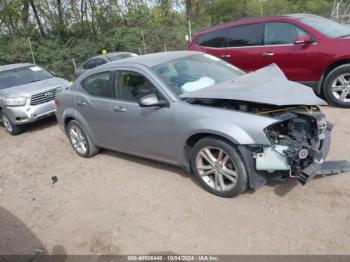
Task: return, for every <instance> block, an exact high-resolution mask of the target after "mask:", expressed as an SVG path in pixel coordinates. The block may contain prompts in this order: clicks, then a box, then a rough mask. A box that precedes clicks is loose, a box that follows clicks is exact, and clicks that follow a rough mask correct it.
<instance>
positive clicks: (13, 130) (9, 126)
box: [1, 113, 22, 136]
mask: <svg viewBox="0 0 350 262" xmlns="http://www.w3.org/2000/svg"><path fill="white" fill-rule="evenodd" d="M1 121H2V123H3V125H4V127H5V129H6V131H7V132H8V133H9V134H11V135H13V136H15V135H18V134H20V133H21V132H22V127H21V126H18V125H15V124H14V123H12V122H11V120H10V118H9V117H8V116H7V115H6V114H4V113H2V114H1Z"/></svg>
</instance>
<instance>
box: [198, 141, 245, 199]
mask: <svg viewBox="0 0 350 262" xmlns="http://www.w3.org/2000/svg"><path fill="white" fill-rule="evenodd" d="M191 167H192V172H193V174H194V175H195V177H196V178H197V179H198V181H199V182H200V184H201V185H202V186H203V188H204V189H206V190H207V191H208V192H210V193H212V194H214V195H217V196H221V197H235V196H238V195H239V194H241V193H243V192H244V191H245V190H246V189H247V169H246V167H245V165H244V162H243V160H242V158H241V157H240V155H239V154H238V152H237V151H236V150H235V149H234V148H233V146H232V145H230V144H228V143H226V142H224V141H222V140H219V139H216V138H203V139H201V140H200V141H199V142H198V143H197V144H196V145H195V146H194V148H193V150H192V153H191Z"/></svg>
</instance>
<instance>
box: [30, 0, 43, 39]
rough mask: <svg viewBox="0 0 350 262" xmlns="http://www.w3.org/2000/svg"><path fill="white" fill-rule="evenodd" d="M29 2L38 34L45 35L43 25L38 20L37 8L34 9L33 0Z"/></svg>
mask: <svg viewBox="0 0 350 262" xmlns="http://www.w3.org/2000/svg"><path fill="white" fill-rule="evenodd" d="M29 3H30V6H31V7H32V10H33V13H34V17H35V20H36V23H37V24H38V27H39V31H40V34H41V35H42V36H45V31H44V28H43V25H42V23H41V21H40V18H39V14H38V10H37V9H36V6H35V4H34V0H29Z"/></svg>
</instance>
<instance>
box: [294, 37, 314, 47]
mask: <svg viewBox="0 0 350 262" xmlns="http://www.w3.org/2000/svg"><path fill="white" fill-rule="evenodd" d="M311 43H312V38H311V36H310V35H301V36H299V37H298V38H297V39H296V40H295V41H294V44H295V45H309V44H311Z"/></svg>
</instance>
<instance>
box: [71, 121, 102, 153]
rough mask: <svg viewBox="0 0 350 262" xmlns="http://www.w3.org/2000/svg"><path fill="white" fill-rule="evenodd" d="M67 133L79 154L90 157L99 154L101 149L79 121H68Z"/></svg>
mask: <svg viewBox="0 0 350 262" xmlns="http://www.w3.org/2000/svg"><path fill="white" fill-rule="evenodd" d="M67 135H68V138H69V141H70V143H71V145H72V147H73V149H74V151H75V152H76V153H77V154H78V155H79V156H81V157H85V158H89V157H93V156H95V155H97V154H98V152H99V149H98V148H97V147H96V146H95V145H94V144H93V143H92V142H91V139H90V138H89V137H88V135H87V133H86V132H85V130H84V128H83V127H82V126H81V125H80V124H79V122H77V121H75V120H72V121H70V122H69V123H68V125H67Z"/></svg>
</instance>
